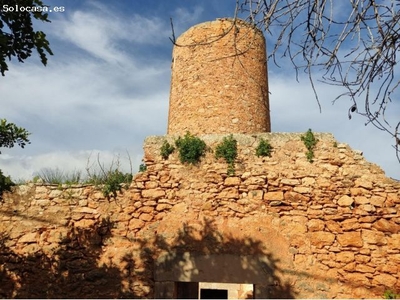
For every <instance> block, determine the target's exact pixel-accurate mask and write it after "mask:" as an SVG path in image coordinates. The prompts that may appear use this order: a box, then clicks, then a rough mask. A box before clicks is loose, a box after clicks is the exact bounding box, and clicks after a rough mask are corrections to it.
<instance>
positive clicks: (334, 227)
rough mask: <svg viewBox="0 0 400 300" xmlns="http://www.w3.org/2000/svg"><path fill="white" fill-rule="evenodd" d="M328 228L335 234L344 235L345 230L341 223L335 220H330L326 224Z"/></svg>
mask: <svg viewBox="0 0 400 300" xmlns="http://www.w3.org/2000/svg"><path fill="white" fill-rule="evenodd" d="M325 226H326V228H327V229H328V230H329V231H330V232H333V233H342V232H343V230H342V228H341V227H340V225H339V223H338V222H336V221H333V220H328V221H326V222H325Z"/></svg>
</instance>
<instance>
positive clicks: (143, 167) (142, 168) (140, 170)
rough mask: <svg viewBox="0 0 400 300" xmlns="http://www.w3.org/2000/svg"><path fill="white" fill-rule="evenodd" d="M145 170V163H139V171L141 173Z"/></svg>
mask: <svg viewBox="0 0 400 300" xmlns="http://www.w3.org/2000/svg"><path fill="white" fill-rule="evenodd" d="M146 170H147V166H146V164H145V163H141V164H140V165H139V172H141V173H143V172H146Z"/></svg>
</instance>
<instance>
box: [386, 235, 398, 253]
mask: <svg viewBox="0 0 400 300" xmlns="http://www.w3.org/2000/svg"><path fill="white" fill-rule="evenodd" d="M387 243H388V247H389V248H390V249H393V250H400V234H398V233H397V234H391V235H390V236H389V237H388V238H387Z"/></svg>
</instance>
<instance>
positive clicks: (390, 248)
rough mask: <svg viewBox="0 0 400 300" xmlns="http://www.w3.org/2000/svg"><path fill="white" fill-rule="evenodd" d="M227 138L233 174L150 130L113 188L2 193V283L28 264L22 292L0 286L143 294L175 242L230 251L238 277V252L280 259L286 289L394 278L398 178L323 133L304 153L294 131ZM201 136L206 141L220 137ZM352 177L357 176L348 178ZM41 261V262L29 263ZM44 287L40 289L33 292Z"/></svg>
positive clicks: (381, 285) (365, 291)
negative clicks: (140, 166)
mask: <svg viewBox="0 0 400 300" xmlns="http://www.w3.org/2000/svg"><path fill="white" fill-rule="evenodd" d="M188 117H190V116H188ZM238 122H240V120H239V121H238ZM234 136H235V137H236V134H235V135H234ZM260 137H263V138H265V139H268V140H269V141H270V143H271V145H273V147H274V152H273V155H272V156H271V157H268V158H258V157H255V155H254V153H255V147H256V146H257V139H258V138H260ZM238 138H239V139H240V143H239V144H238V147H239V148H238V153H239V156H238V160H237V163H236V169H235V175H234V176H232V177H229V176H227V174H226V167H227V166H226V163H225V162H223V161H221V162H216V160H215V158H214V154H213V153H212V152H207V153H206V155H205V157H203V158H202V161H201V163H200V164H198V165H194V166H191V165H182V164H181V163H180V162H179V158H178V155H176V154H173V155H171V156H170V158H169V159H168V160H162V159H161V157H160V155H159V150H160V146H161V143H162V141H163V140H164V139H169V141H170V143H172V142H174V139H176V137H160V138H158V139H157V138H155V140H151V139H150V141H153V142H151V143H150V144H147V142H146V146H145V147H146V148H147V150H146V152H147V153H149V155H148V156H146V157H147V158H145V160H146V159H150V158H151V161H150V160H147V161H146V164H147V171H146V172H144V173H142V174H141V175H138V176H135V179H134V181H133V182H132V184H131V185H130V187H129V188H127V189H125V188H124V189H123V192H122V193H118V195H117V197H116V198H115V199H114V198H110V199H107V198H104V196H103V195H102V193H101V192H99V191H96V190H95V189H94V188H93V187H90V186H85V187H77V188H75V187H73V188H71V187H65V189H64V190H62V189H60V190H58V189H57V187H54V186H52V187H43V186H42V187H40V188H39V189H38V192H35V189H36V186H34V185H33V186H32V188H31V189H27V191H25V194H23V195H22V194H16V195H12V196H11V197H12V198H7V197H5V199H4V201H3V202H2V203H1V205H0V220H1V221H2V222H0V231H1V232H4V233H7V234H8V236H6V237H4V239H3V240H4V241H3V242H4V247H5V248H3V250H5V251H0V263H1V265H2V266H3V268H6V270H7V272H8V273H7V274H8V275H7V276H9V275H10V276H13V278H14V279H13V280H15V283H14V282H13V285H7V286H6V287H7V288H9V287H11V289H10V290H12V286H14V284H16V285H18V284H21V283H23V282H22V281H21V280H22V279H21V280H20V279H19V278H22V277H20V274H22V273H21V272H20V270H21V268H23V270H26V271H24V272H26V274H32V276H30V275H29V276H30V277H29V280H30V281H29V282H32V284H31V285H30V293H29V294H27V293H25V294H24V290H23V288H21V289H18V290H15V289H14V290H13V292H14V293H15V294H7V292H4V291H5V290H7V289H5V288H3V286H5V285H4V284H3V282H2V284H1V285H0V294H1V295H3V296H4V297H5V296H7V297H9V298H12V297H14V298H24V297H25V298H26V297H31V298H32V297H38V298H46V297H54V296H55V294H51V293H52V290H51V289H50V288H48V287H50V286H52V287H54V288H55V289H56V290H57V291H61V294H60V293H58V294H57V295H56V296H57V297H64V298H79V297H82V296H84V297H91V298H119V297H130V298H152V297H154V278H153V277H152V270H153V267H152V266H153V263H152V262H153V261H154V258H156V257H158V255H159V254H160V253H161V252H167V253H169V255H170V256H171V257H172V256H173V255H174V254H173V252H174V251H173V249H175V248H179V251H180V252H182V253H187V254H188V255H192V254H194V253H207V255H208V254H210V256H209V257H211V256H212V255H214V254H215V253H232V255H233V254H235V255H237V256H236V257H235V259H234V260H232V261H231V263H233V264H235V263H236V262H240V264H239V265H240V266H246V268H244V267H243V268H242V269H240V272H238V273H239V275H238V276H244V277H246V276H248V275H249V273H248V272H251V270H254V268H253V267H252V266H251V265H248V262H244V261H241V258H240V257H243V256H242V255H244V256H246V255H250V256H251V257H254V256H255V255H256V253H267V254H268V255H270V256H269V257H270V259H272V260H275V259H276V261H279V265H278V266H275V267H277V268H278V269H282V270H290V271H291V272H282V274H281V276H280V277H279V282H280V283H281V284H285V285H287V286H290V289H293V291H296V294H288V295H286V296H287V297H294V296H296V297H299V298H319V297H320V296H319V295H321V297H322V298H340V297H342V296H343V297H345V298H354V297H357V298H371V297H374V298H379V297H381V296H382V291H383V290H385V289H386V288H387V282H389V283H393V282H394V279H393V278H395V279H396V280H397V282H395V283H394V285H395V286H396V284H397V285H398V284H399V278H398V273H399V271H400V270H399V267H398V266H399V265H400V244H399V243H400V234H399V233H398V232H399V231H396V230H398V226H400V217H399V216H398V211H399V209H400V200H399V196H400V194H399V192H398V191H399V190H400V186H399V184H398V183H397V182H395V181H391V180H390V179H388V178H386V177H384V174H383V173H380V171H379V170H377V169H375V168H374V167H373V166H372V165H370V164H368V163H366V162H365V161H364V160H363V159H361V158H359V157H358V158H357V159H355V158H354V154H352V152H351V151H350V150H349V149H347V147H345V148H340V149H337V148H335V147H332V144H333V139H331V138H329V139H327V138H326V136H325V135H324V134H321V135H320V136H319V137H318V138H319V140H320V141H319V142H318V145H319V146H318V150H317V151H316V161H315V162H314V163H313V164H310V163H309V162H307V161H306V159H305V155H304V145H303V143H302V142H301V139H300V135H299V134H288V135H285V134H275V133H271V134H267V133H262V134H261V133H260V134H256V135H255V136H242V135H238ZM204 139H205V140H206V141H207V144H208V145H209V146H210V148H212V149H215V145H216V144H218V143H219V142H220V141H221V139H222V136H206V137H204ZM299 149H300V150H299ZM338 150H341V151H342V152H340V153H339V152H338ZM338 154H340V155H343V159H340V158H339V155H338ZM320 160H321V161H320ZM267 179H268V180H267ZM356 179H362V180H359V181H357V184H355V180H356ZM371 187H372V188H371ZM56 190H57V191H60V193H59V192H54V191H56ZM68 195H70V198H67V196H68ZM76 195H79V196H76ZM344 195H345V197H344ZM349 199H353V202H352V201H351V200H349ZM38 203H41V205H38ZM44 204H45V205H44ZM205 224H208V225H205ZM44 255H46V258H45V257H44ZM257 255H258V254H257ZM25 258H30V259H32V260H29V261H28V260H26V259H25ZM42 258H43V260H42ZM41 261H43V262H45V263H44V264H42V265H36V264H37V263H39V262H41ZM187 262H190V259H189V258H188V260H187ZM242 263H243V265H242ZM185 265H186V263H185ZM262 265H263V264H262ZM269 265H270V262H269V263H267V264H266V265H263V266H269ZM50 266H51V268H50ZM63 266H68V267H67V270H68V274H66V273H65V274H64V273H63V274H58V273H57V274H56V275H57V276H58V277H57V278H60V276H63V278H67V279H68V280H66V281H63V286H62V287H60V286H59V284H58V283H57V282H56V281H55V280H54V279H53V278H55V277H53V273H52V270H56V269H57V270H58V268H59V267H61V269H62V268H63ZM171 266H177V267H179V266H180V265H179V263H175V264H171ZM198 267H200V268H201V267H202V266H196V269H197V268H198ZM173 268H175V267H173ZM14 270H15V272H14ZM215 270H217V271H216V272H217V273H218V272H223V270H226V268H225V267H221V268H220V267H219V266H218V269H215ZM265 270H268V267H267V268H266V269H265ZM189 272H191V271H190V270H189ZM262 272H264V271H262ZM24 274H25V273H24ZM82 274H84V277H82ZM192 275H196V274H194V273H193V274H192ZM250 275H251V274H250ZM256 275H257V278H260V276H259V274H256ZM303 275H304V276H303ZM379 275H383V276H380V277H377V276H379ZM387 275H389V276H391V277H387ZM7 276H6V277H5V279H7V278H8V277H7ZM85 276H87V277H85ZM224 276H225V275H224ZM271 276H272V277H271ZM273 276H274V275H273V274H272V275H271V274H270V277H268V278H273ZM40 278H43V281H41V279H40ZM82 278H83V279H82ZM224 278H225V277H224ZM226 278H227V279H228V280H229V275H227V277H226ZM310 278H312V280H311V279H310ZM375 278H377V279H375ZM242 279H243V278H242ZM245 281H246V280H245ZM16 285H15V286H16ZM21 286H22V287H23V285H21ZM44 286H45V287H46V289H45V290H46V291H47V293H48V294H36V291H39V290H44V289H43V287H44ZM360 286H361V287H362V288H361V287H360ZM36 287H40V288H36ZM115 287H118V288H115ZM2 288H3V289H2ZM120 288H121V289H120ZM122 289H123V290H124V291H125V292H127V291H130V293H131V294H124V293H122V292H121V291H122ZM269 289H274V285H273V282H271V285H270V286H268V287H266V288H265V290H269ZM101 291H104V292H101ZM375 291H378V292H375ZM297 292H298V294H297ZM68 293H69V294H68ZM321 293H323V295H322V294H321ZM39 296H41V297H39ZM264 296H268V297H271V295H264Z"/></svg>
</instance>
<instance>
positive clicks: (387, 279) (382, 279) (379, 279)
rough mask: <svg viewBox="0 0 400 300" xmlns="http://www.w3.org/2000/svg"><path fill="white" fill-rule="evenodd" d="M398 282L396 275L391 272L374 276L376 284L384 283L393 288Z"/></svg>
mask: <svg viewBox="0 0 400 300" xmlns="http://www.w3.org/2000/svg"><path fill="white" fill-rule="evenodd" d="M396 282H397V279H396V277H394V276H392V275H389V274H384V273H383V274H378V275H375V276H374V277H373V278H372V284H374V285H383V286H385V287H388V288H391V287H393V286H394V285H395V284H396Z"/></svg>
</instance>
